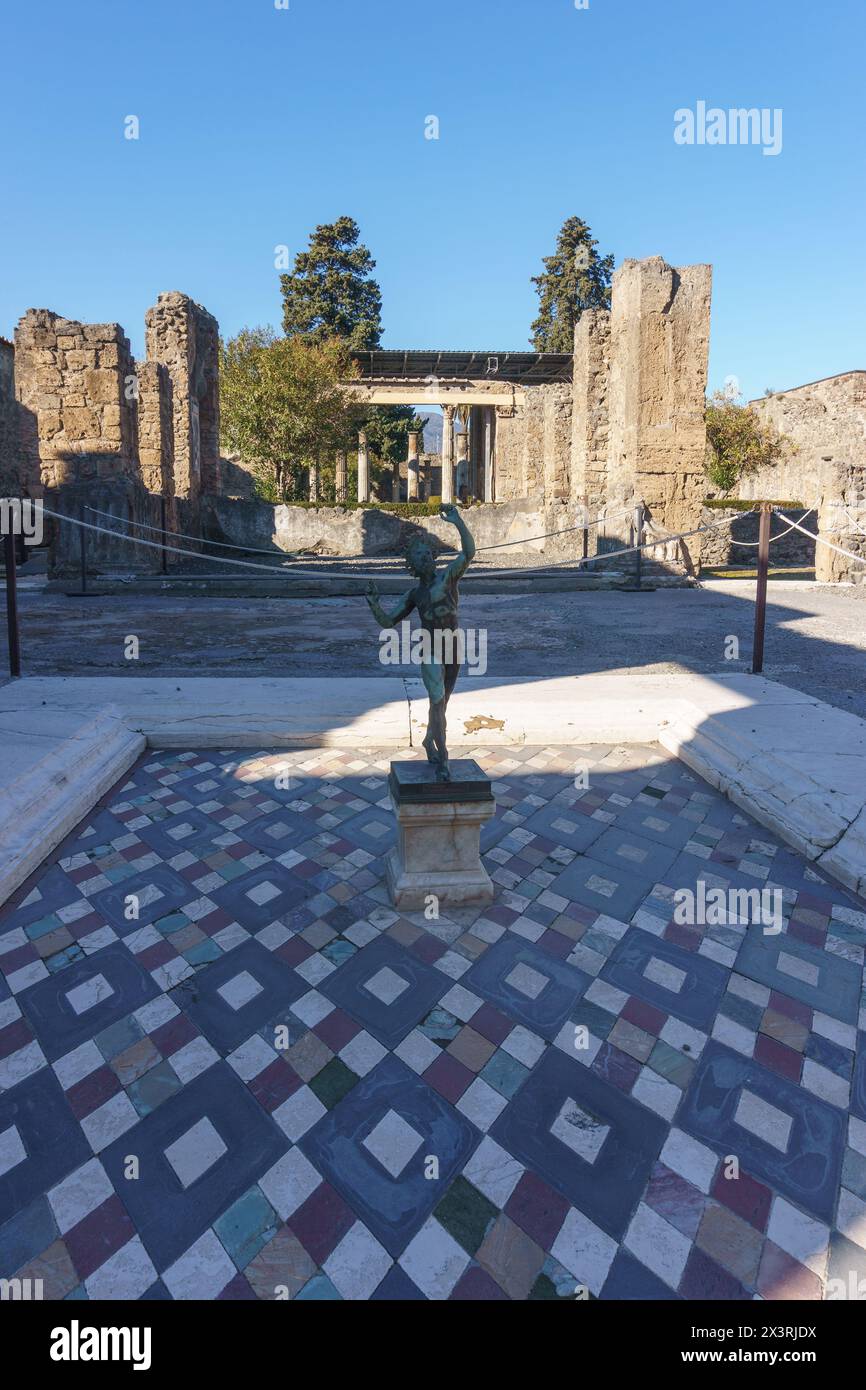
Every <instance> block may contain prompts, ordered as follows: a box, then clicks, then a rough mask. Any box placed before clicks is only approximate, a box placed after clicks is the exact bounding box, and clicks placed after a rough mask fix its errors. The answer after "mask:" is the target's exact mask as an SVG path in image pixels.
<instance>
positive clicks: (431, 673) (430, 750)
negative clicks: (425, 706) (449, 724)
mask: <svg viewBox="0 0 866 1390" xmlns="http://www.w3.org/2000/svg"><path fill="white" fill-rule="evenodd" d="M421 679H422V680H423V682H424V686H425V688H426V690H427V694H428V695H429V696H430V716H429V720H428V723H427V733H426V734H425V735H424V748H425V749H426V752H427V761H428V762H430V763H433V764H434V765H435V766H436V767H437V768H438V769H439V771H440V772H441V774H442V776H443V777H447V775H448V749H447V748H446V746H445V672H444V670H443V667H442V666H441V665H440V664H439V662H437V661H430V662H422V663H421Z"/></svg>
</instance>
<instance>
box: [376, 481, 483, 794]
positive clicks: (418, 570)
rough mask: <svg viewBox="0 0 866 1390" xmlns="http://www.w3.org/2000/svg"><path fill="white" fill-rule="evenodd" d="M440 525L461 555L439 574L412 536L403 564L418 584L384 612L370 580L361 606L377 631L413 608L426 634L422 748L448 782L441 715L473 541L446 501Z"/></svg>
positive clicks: (455, 667)
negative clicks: (447, 526)
mask: <svg viewBox="0 0 866 1390" xmlns="http://www.w3.org/2000/svg"><path fill="white" fill-rule="evenodd" d="M439 515H440V516H441V517H442V520H443V521H450V522H451V524H452V526H456V527H457V530H458V531H459V533H460V542H461V552H460V554H459V555H458V556H457V558H456V560H452V561H451V563H450V565H448V566H447V568H446V569H444V570H442V571H441V572H437V570H436V561H435V559H434V558H433V550H432V547H431V545H430V542H429V541H428V540H427V538H426V537H425V536H413V537H412V540H411V541H410V542H409V545H408V547H407V551H406V563H407V565H408V566H409V569H410V570H411V571H412V573H413V574H414V575H415V576H416V577H417V579H418V583H417V584H416V585H415V587H414V588H413V589H410V590H409V592H408V594H406V595H405V596H404V598H402V599H401V600H400V602H399V603H398V605H397V607H396V608H395V609H394V612H393V613H386V612H385V609H384V608H383V607H382V605H381V603H380V602H379V590H378V588H377V587H376V585H375V583H374V582H373V581H372V580H371V581H370V584H369V585H368V587H367V602H368V603H369V605H370V608H371V610H372V613H373V617H374V618H375V619H376V622H377V623H379V625H380V626H381V627H383V628H390V627H396V626H397V624H398V623H400V622H402V621H403V619H404V618H408V616H409V614H410V613H411V612H412V609H413V608H417V610H418V616H419V618H420V620H421V627H422V628H423V630H424V632H425V633H426V634H427V638H426V639H425V641H424V646H423V647H422V653H421V654H422V661H421V679H422V680H423V682H424V685H425V688H426V690H427V694H428V695H429V696H430V717H429V720H428V723H427V733H426V734H425V736H424V748H425V750H426V752H427V761H428V762H429V763H431V764H432V765H433V766H434V767H435V769H436V777H437V780H439V781H443V782H448V781H450V776H451V774H450V773H449V771H448V748H447V746H446V742H445V737H446V726H445V711H446V709H447V708H448V701H449V699H450V698H451V692H452V690H453V689H454V686H455V685H456V683H457V676H458V674H459V672H460V661H459V652H460V651H461V650H462V643H461V642H460V641H459V635H458V630H457V603H458V599H459V594H458V591H457V585H458V582H459V580H460V578H461V577H462V575H463V574H464V572H465V570H466V567H467V565H468V564H469V562H470V560H471V559H472V557H473V556H474V554H475V542H474V541H473V539H472V536H471V535H470V534H469V530H468V527H467V526H466V523H465V522H464V521H463V518H462V517H461V515H460V513H459V511H458V510H457V508H456V507H455V506H454V505H453V504H452V503H450V502H449V503H446V504H445V505H444V506H443V507H440V509H439Z"/></svg>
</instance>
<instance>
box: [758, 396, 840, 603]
mask: <svg viewBox="0 0 866 1390" xmlns="http://www.w3.org/2000/svg"><path fill="white" fill-rule="evenodd" d="M752 405H753V406H754V407H755V408H756V409H757V410H758V411H760V413H761V414H762V415H763V416H764V417H765V418H766V419H767V420H769V421H771V422H772V424H773V425H774V426H775V427H776V429H777V430H779V432H780V433H781V434H784V435H787V436H788V438H789V439H791V440H792V442H793V444H794V446H795V450H796V452H794V453H793V454H792V455H790V456H789V457H787V458H785V459H783V460H782V461H781V462H780V463H779V464H777V465H776V466H775V467H773V468H769V469H762V470H761V471H760V472H758V473H755V474H753V475H752V476H751V477H749V478H744V479H743V480H742V482H741V483H740V486H739V489H738V496H739V497H740V498H741V499H744V500H752V499H767V500H774V499H775V500H779V501H792V502H802V503H803V505H804V506H806V507H811V506H817V508H818V511H817V521H818V525H817V528H816V527H815V524H814V523H815V513H813V514H812V516H811V517H807V518H806V520H805V522H804V523H803V524H804V525H805V526H807V527H809V529H810V530H815V529H817V531H818V534H819V535H821V536H824V537H825V538H826V539H827V540H829V541H832V542H833V543H834V544H836V545H839V546H842V547H843V548H844V549H846V550H850V551H851V552H852V553H853V554H855V555H862V556H864V558H866V371H860V372H844V373H842V374H841V375H839V376H832V377H827V378H825V379H824V380H823V381H815V382H810V383H809V384H808V385H806V386H797V387H794V388H793V389H792V390H790V391H777V392H774V394H773V395H772V396H765V397H763V398H762V399H761V400H758V401H753V402H752ZM804 539H805V538H804ZM864 573H866V566H864V565H861V564H859V563H858V562H857V561H856V560H849V559H847V558H846V557H845V556H844V555H839V554H837V553H836V552H835V551H833V550H830V549H829V548H828V547H827V546H826V545H820V544H819V545H818V546H817V547H816V556H815V578H816V579H818V580H821V581H822V582H824V583H839V582H840V581H848V582H854V583H862V582H864V580H863V575H864Z"/></svg>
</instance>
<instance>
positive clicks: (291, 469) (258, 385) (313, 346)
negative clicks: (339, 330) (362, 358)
mask: <svg viewBox="0 0 866 1390" xmlns="http://www.w3.org/2000/svg"><path fill="white" fill-rule="evenodd" d="M355 372H356V369H355V366H354V363H353V361H352V355H351V352H350V351H349V348H348V345H347V344H346V343H345V342H344V341H343V340H341V339H340V338H327V339H321V340H318V339H310V338H307V337H302V336H296V337H289V338H280V337H279V336H278V335H277V334H276V333H275V332H274V330H273V329H272V328H245V329H243V330H242V331H241V332H240V333H239V334H238V335H237V337H235V338H232V339H230V340H229V341H228V342H225V343H221V344H220V421H221V428H222V434H223V437H224V439H225V441H226V442H227V443H228V444H229V445H230V446H231V447H232V448H233V449H236V450H237V452H238V453H240V454H241V455H242V457H243V458H244V459H245V460H246V461H247V462H248V463H249V464H250V466H251V467H252V470H253V473H254V476H255V478H256V485H257V490H258V492H259V494H260V496H262V497H264V498H265V500H267V501H271V502H287V501H291V500H293V498H295V497H296V496H298V495H301V496H304V495H306V494H305V490H304V479H305V475H306V473H307V471H308V470H309V469H310V468H316V467H319V468H320V467H321V465H322V463H323V461H326V460H327V461H328V463H329V464H330V466H332V464H333V455H334V453H335V452H336V450H338V449H342V448H347V447H348V446H349V444H350V441H351V439H352V438H353V436H354V433H355V431H356V430H357V406H356V405H354V404H353V403H352V401H351V399H350V398H349V397H348V396H347V394H346V392H345V390H344V389H343V387H342V386H341V383H343V382H346V381H347V380H349V379H351V378H352V377H353V376H354V375H355Z"/></svg>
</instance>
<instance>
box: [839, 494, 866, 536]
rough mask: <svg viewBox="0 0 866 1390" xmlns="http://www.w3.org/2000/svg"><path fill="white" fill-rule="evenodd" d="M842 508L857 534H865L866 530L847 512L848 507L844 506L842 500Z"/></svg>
mask: <svg viewBox="0 0 866 1390" xmlns="http://www.w3.org/2000/svg"><path fill="white" fill-rule="evenodd" d="M842 510H843V511H844V513H845V515H846V516H847V518H848V520H849V521H850V523H851V525H852V526H853V527H854V530H855V531H856V532H857V534H858V536H866V531H864V530H863V527H862V526H861V525H860V523H859V521H855V520H854V518H853V516H852V515H851V513H850V512H849V510H848V508H847V507H846V506H845V503H844V502H843V503H842Z"/></svg>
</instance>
